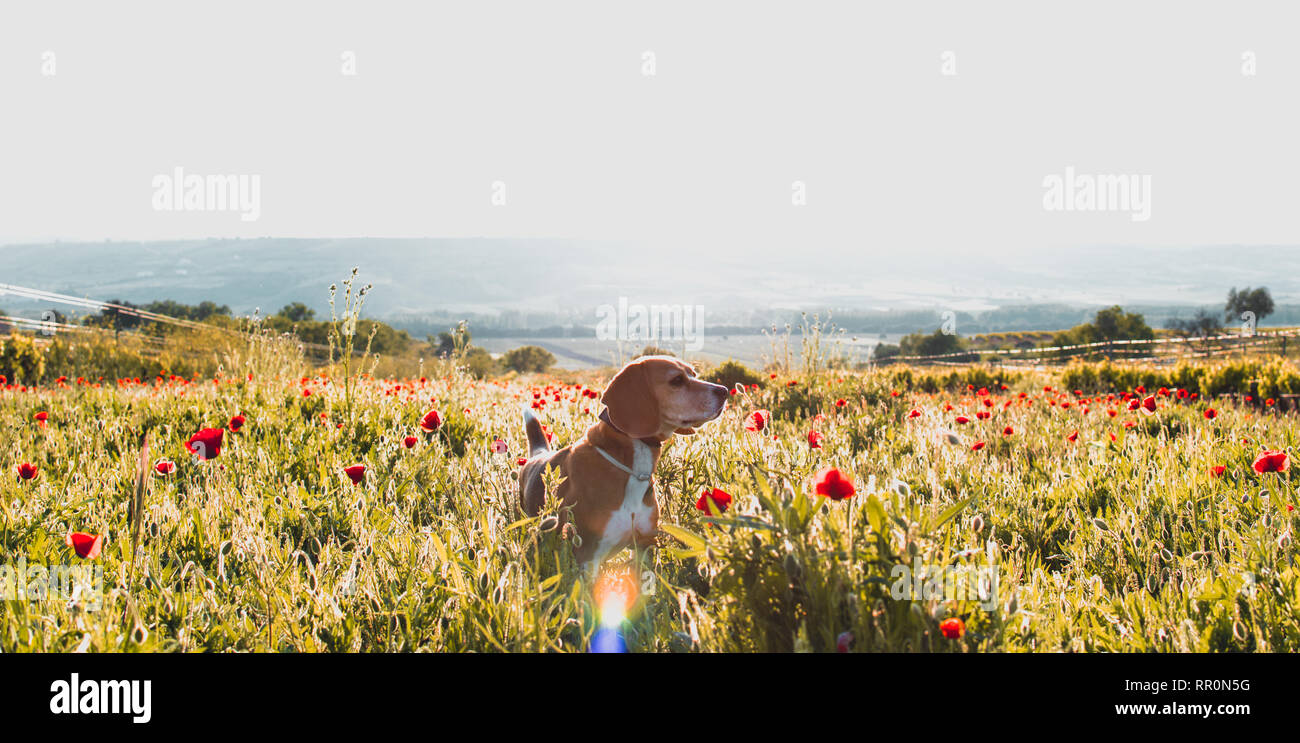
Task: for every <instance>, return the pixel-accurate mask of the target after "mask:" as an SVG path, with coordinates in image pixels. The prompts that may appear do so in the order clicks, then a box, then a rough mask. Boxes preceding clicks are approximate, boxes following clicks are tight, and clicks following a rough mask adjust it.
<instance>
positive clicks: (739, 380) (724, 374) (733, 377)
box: [704, 359, 763, 389]
mask: <svg viewBox="0 0 1300 743" xmlns="http://www.w3.org/2000/svg"><path fill="white" fill-rule="evenodd" d="M704 379H705V380H706V381H709V382H713V383H714V384H720V385H722V386H723V387H726V388H727V389H735V387H736V385H738V384H741V385H744V386H745V387H749V386H751V385H755V384H757V385H761V384H763V377H762V376H761V375H760V374H759V373H758V372H756V371H754V370H753V369H750V368H749V367H748V366H745V365H744V364H742V363H740V362H739V361H736V360H734V359H728V360H726V361H725V362H723V363H722V364H720V365H718V366H717V368H715V369H713V370H711V371H709V372H708V373H707V374H705V375H704Z"/></svg>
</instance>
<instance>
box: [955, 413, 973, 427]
mask: <svg viewBox="0 0 1300 743" xmlns="http://www.w3.org/2000/svg"><path fill="white" fill-rule="evenodd" d="M954 420H955V421H956V422H957V425H965V424H967V423H970V418H967V417H966V416H964V415H959V416H957V417H956V418H955V419H954Z"/></svg>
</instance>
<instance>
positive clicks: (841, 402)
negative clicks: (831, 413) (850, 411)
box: [835, 397, 849, 408]
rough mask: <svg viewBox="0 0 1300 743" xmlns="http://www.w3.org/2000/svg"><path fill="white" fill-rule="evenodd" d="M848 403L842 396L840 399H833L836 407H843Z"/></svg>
mask: <svg viewBox="0 0 1300 743" xmlns="http://www.w3.org/2000/svg"><path fill="white" fill-rule="evenodd" d="M848 404H849V403H848V401H847V400H845V399H844V398H842V397H841V398H840V399H838V400H836V401H835V407H837V408H842V407H844V406H845V405H848Z"/></svg>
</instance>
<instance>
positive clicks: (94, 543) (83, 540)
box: [63, 531, 104, 560]
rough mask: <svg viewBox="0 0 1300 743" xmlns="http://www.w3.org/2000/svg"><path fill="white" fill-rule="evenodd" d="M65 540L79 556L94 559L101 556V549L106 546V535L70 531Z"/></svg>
mask: <svg viewBox="0 0 1300 743" xmlns="http://www.w3.org/2000/svg"><path fill="white" fill-rule="evenodd" d="M63 541H64V543H65V544H67V545H68V546H69V547H71V548H72V549H73V550H74V551H75V552H76V553H77V556H78V557H84V558H86V559H87V560H93V559H95V558H96V557H99V551H100V549H102V548H103V546H104V535H103V534H86V533H85V532H80V531H70V532H68V536H67V537H65V538H64V540H63Z"/></svg>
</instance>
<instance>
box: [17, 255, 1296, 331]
mask: <svg viewBox="0 0 1300 743" xmlns="http://www.w3.org/2000/svg"><path fill="white" fill-rule="evenodd" d="M353 266H359V267H360V268H361V274H360V278H361V279H362V280H363V281H364V282H369V283H373V284H374V285H375V290H374V292H373V293H372V294H371V295H370V296H369V297H368V299H367V303H366V310H367V314H368V315H370V316H372V317H377V318H382V319H387V320H390V321H392V322H393V323H394V324H395V325H398V326H399V327H406V328H409V329H411V330H412V332H413V333H415V334H417V337H421V335H420V334H421V333H423V332H428V331H432V330H434V329H439V328H443V327H445V325H446V324H447V322H448V321H449V320H450V319H451V318H455V317H463V316H473V317H478V318H480V319H481V321H480V322H479V323H478V325H479V326H480V327H481V328H482V329H483V331H484V332H489V326H490V325H491V324H492V323H490V322H488V321H487V320H485V319H483V318H497V323H498V325H499V326H500V327H501V328H512V329H529V328H533V329H536V328H540V327H547V326H567V327H570V328H574V327H575V326H576V327H584V326H587V325H594V323H595V319H596V315H595V311H594V308H595V307H596V306H598V305H600V304H615V303H617V302H618V300H619V298H620V297H626V298H628V300H629V301H630V302H633V303H644V304H651V303H680V304H689V305H692V306H695V305H701V306H703V307H704V309H705V312H706V316H707V321H708V324H709V325H710V326H711V327H712V326H730V327H734V328H736V329H737V330H738V329H741V328H746V327H749V328H753V327H757V326H761V325H764V324H768V323H771V322H775V321H783V320H784V319H785V318H789V317H792V316H794V317H797V312H795V311H797V310H800V309H806V310H809V311H820V312H823V313H824V312H825V310H828V309H833V310H834V311H835V313H836V316H837V318H840V319H842V320H845V321H846V322H848V323H850V324H851V323H852V321H853V320H854V319H855V318H856V319H857V320H858V321H859V325H860V328H859V329H861V330H863V331H864V332H865V331H866V330H867V329H874V330H878V331H879V332H911V331H912V330H916V329H919V328H917V327H915V326H916V325H918V324H919V325H922V326H924V325H927V324H930V323H931V322H932V319H933V318H937V317H939V316H940V314H941V313H942V312H944V311H953V312H957V313H960V314H961V315H962V316H963V317H966V318H976V317H979V316H981V315H983V316H985V317H986V318H989V317H991V316H993V315H996V316H999V317H1001V318H1003V319H1002V320H999V321H996V322H994V321H990V322H988V323H976V325H975V327H969V328H964V329H962V330H959V332H963V330H964V331H966V332H979V331H982V330H990V331H991V330H1017V329H1019V330H1045V329H1050V328H1053V327H1057V326H1068V325H1069V324H1073V321H1074V319H1075V318H1082V317H1086V316H1087V314H1088V308H1090V307H1096V306H1098V305H1110V304H1122V305H1124V306H1126V307H1130V308H1142V307H1148V308H1153V312H1155V313H1158V314H1153V315H1152V316H1150V317H1149V318H1148V319H1149V320H1150V321H1151V322H1152V323H1161V322H1163V320H1164V317H1163V316H1162V315H1167V314H1171V313H1172V314H1177V313H1178V312H1180V311H1181V310H1184V309H1185V310H1187V311H1190V308H1192V307H1196V306H1209V307H1214V306H1217V305H1221V304H1222V301H1223V296H1224V294H1225V293H1226V291H1227V289H1228V287H1229V286H1234V285H1236V286H1246V285H1251V286H1259V285H1267V286H1269V287H1270V289H1271V290H1272V292H1273V296H1274V299H1275V300H1276V301H1277V303H1278V305H1279V313H1278V315H1279V316H1278V317H1277V318H1273V319H1274V321H1275V322H1296V321H1297V320H1300V318H1288V317H1287V314H1288V313H1291V312H1293V310H1292V309H1291V308H1288V307H1286V305H1290V304H1296V303H1300V248H1297V247H1291V246H1283V247H1272V246H1227V247H1223V246H1209V247H1190V248H1140V247H1128V246H1108V247H1100V248H1089V249H1077V250H1071V251H1046V250H1045V251H1039V252H1035V253H1031V254H1024V255H1019V256H1015V255H999V256H993V255H988V256H984V255H960V256H959V257H953V256H952V255H948V256H942V257H940V256H926V255H919V254H915V253H901V252H899V251H890V250H888V249H887V248H879V249H872V250H867V249H863V250H861V251H854V250H848V249H845V248H843V247H840V248H838V249H836V250H834V251H832V250H830V249H821V248H818V247H816V246H810V247H806V248H800V249H791V250H786V251H782V252H780V253H779V254H776V255H757V254H748V253H746V252H745V251H744V249H743V247H740V246H720V247H719V250H718V251H716V253H710V252H703V253H701V252H695V253H676V254H674V253H671V252H664V251H660V250H649V249H645V248H640V247H637V246H636V245H635V244H632V243H614V242H600V243H598V242H590V241H586V242H584V241H573V240H560V239H554V240H540V239H527V240H525V239H515V240H509V239H405V240H399V239H360V238H359V239H346V240H332V239H280V238H262V239H249V240H227V239H223V240H189V241H174V242H145V243H133V242H103V243H48V244H40V245H8V246H4V247H0V283H12V284H17V285H22V286H29V287H35V288H39V289H44V290H48V291H55V292H61V293H66V294H74V295H78V296H87V297H91V298H94V299H101V300H106V299H112V298H120V299H125V300H128V301H132V302H138V303H144V302H149V301H153V300H159V299H173V300H176V301H179V302H184V303H187V304H195V303H198V302H200V301H204V300H212V301H215V302H217V303H219V304H227V305H230V307H231V308H232V309H233V310H234V311H235V312H236V313H237V314H247V313H249V312H251V311H252V310H253V309H254V308H261V310H262V312H263V313H264V314H265V313H268V312H274V311H275V310H277V309H279V308H280V307H282V306H284V305H286V304H289V303H291V302H304V303H306V304H307V305H308V306H310V307H312V308H314V309H316V310H317V312H318V313H319V315H320V316H322V317H328V314H329V307H328V292H327V288H328V286H329V285H330V284H331V283H336V282H339V281H341V280H342V279H343V278H344V277H346V276H347V275H348V274H349V272H350V271H351V269H352V267H353ZM0 308H6V309H9V310H11V311H13V310H31V309H33V308H34V304H33V303H31V302H24V301H22V300H18V299H15V298H14V297H12V296H9V297H6V296H3V295H0ZM1035 308H1040V309H1037V310H1036V309H1035ZM1049 308H1050V311H1049ZM991 311H992V312H991ZM891 318H892V319H891ZM1063 323H1064V325H1063ZM968 324H969V323H968ZM499 332H500V333H504V332H506V331H505V330H499Z"/></svg>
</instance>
